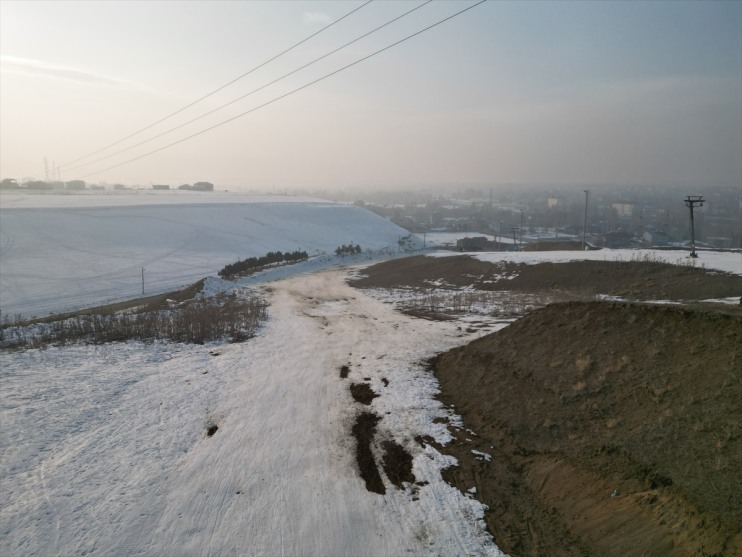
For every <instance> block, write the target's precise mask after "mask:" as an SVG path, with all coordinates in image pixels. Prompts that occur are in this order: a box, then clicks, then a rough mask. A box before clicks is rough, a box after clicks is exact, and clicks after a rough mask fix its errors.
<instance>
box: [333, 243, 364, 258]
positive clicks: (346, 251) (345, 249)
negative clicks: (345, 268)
mask: <svg viewBox="0 0 742 557" xmlns="http://www.w3.org/2000/svg"><path fill="white" fill-rule="evenodd" d="M356 253H361V246H359V245H358V244H356V245H355V246H354V245H352V244H349V245H347V246H346V245H345V244H343V245H342V246H340V247H338V248H336V249H335V255H337V256H338V257H342V256H344V255H355V254H356Z"/></svg>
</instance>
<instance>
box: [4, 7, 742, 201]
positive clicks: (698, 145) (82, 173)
mask: <svg viewBox="0 0 742 557" xmlns="http://www.w3.org/2000/svg"><path fill="white" fill-rule="evenodd" d="M467 8H468V9H467ZM0 10H1V13H0V15H1V17H0V26H1V27H0V31H1V32H0V54H1V55H2V79H0V117H1V119H2V120H1V121H2V124H0V175H1V176H0V177H1V178H3V179H12V180H16V181H18V182H19V183H24V182H27V181H31V180H40V181H47V182H48V181H63V182H68V181H73V180H80V179H82V180H85V181H86V182H87V183H89V184H107V185H108V187H112V185H113V184H125V185H127V186H137V185H139V186H146V187H151V186H152V185H160V184H168V185H171V187H177V186H180V185H183V184H193V183H195V182H198V181H208V182H210V183H213V184H216V185H217V189H248V190H254V189H255V190H261V191H273V192H284V191H286V190H287V189H290V190H295V189H298V188H301V189H304V190H307V189H309V190H336V191H347V190H351V189H358V190H363V191H373V190H376V189H383V190H393V189H403V190H404V189H410V188H413V187H416V186H439V185H441V184H454V185H460V186H463V187H464V188H466V187H473V188H475V189H480V190H482V191H483V192H484V195H485V197H487V196H488V192H489V188H490V187H491V186H493V185H497V184H513V185H527V184H546V185H559V186H573V185H577V186H578V187H582V189H584V188H585V187H590V186H607V185H611V184H616V185H624V186H637V187H643V186H661V187H674V186H677V187H679V188H680V189H679V190H678V193H679V194H691V193H697V192H701V193H703V192H704V190H705V188H708V187H712V186H713V187H722V188H738V187H739V186H740V184H741V183H742V160H741V158H740V155H739V153H740V152H742V48H741V45H742V31H741V29H742V4H740V2H738V1H711V2H484V3H476V2H448V1H434V2H430V3H427V2H370V3H364V2H127V1H122V2H68V1H54V2H20V1H12V0H3V1H2V2H1V3H0ZM464 10H466V11H464ZM408 12H409V13H408ZM459 12H462V13H459ZM456 14H458V15H456ZM449 18H450V19H449ZM292 47H293V48H292ZM206 130H208V131H206ZM187 138H190V139H187ZM129 161H130V162H129ZM579 191H581V190H580V189H578V192H579ZM629 197H631V196H629ZM681 197H682V195H681ZM628 200H629V201H630V199H628Z"/></svg>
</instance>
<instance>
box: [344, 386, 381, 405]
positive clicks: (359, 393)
mask: <svg viewBox="0 0 742 557" xmlns="http://www.w3.org/2000/svg"><path fill="white" fill-rule="evenodd" d="M350 394H351V395H353V398H354V399H355V401H356V402H360V403H361V404H365V405H366V406H368V405H369V404H371V402H372V401H373V400H374V399H375V398H376V397H377V396H379V395H377V394H376V393H375V392H374V390H373V389H372V388H371V385H369V384H368V383H353V384H351V386H350Z"/></svg>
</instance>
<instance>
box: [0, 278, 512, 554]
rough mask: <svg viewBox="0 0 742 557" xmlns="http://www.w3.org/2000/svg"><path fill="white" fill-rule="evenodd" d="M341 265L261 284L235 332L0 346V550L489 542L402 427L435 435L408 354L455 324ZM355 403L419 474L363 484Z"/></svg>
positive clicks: (290, 549) (300, 550)
mask: <svg viewBox="0 0 742 557" xmlns="http://www.w3.org/2000/svg"><path fill="white" fill-rule="evenodd" d="M344 279H345V272H343V271H340V270H334V271H324V272H321V273H315V274H312V275H303V276H297V277H294V278H289V279H286V280H282V281H277V282H273V283H271V284H270V286H266V287H264V288H263V291H264V293H265V295H266V296H268V298H269V301H270V303H271V306H270V314H271V317H270V320H269V322H268V324H267V326H266V327H265V329H264V330H262V331H261V333H260V334H259V336H258V337H257V338H255V339H253V340H251V341H249V342H247V343H244V344H232V345H223V346H216V345H212V346H183V345H172V344H153V345H143V344H137V343H128V344H112V345H106V346H99V347H89V346H75V347H67V348H49V349H46V350H30V351H26V352H17V353H8V352H5V353H0V368H1V369H2V372H1V373H2V385H3V396H2V399H0V400H1V401H2V404H1V406H0V423H2V429H1V430H0V451H1V453H2V455H3V458H2V461H0V531H1V532H2V537H1V538H0V550H1V551H0V552H1V553H2V554H3V555H8V556H15V555H18V556H21V555H23V556H28V555H43V556H47V555H73V554H74V555H93V554H94V555H127V556H128V555H172V556H189V555H270V556H273V555H328V556H331V555H405V554H411V555H498V554H499V551H498V550H497V548H496V547H495V546H494V545H493V544H492V542H491V539H490V537H489V535H488V534H487V533H486V532H485V531H484V529H483V526H482V522H481V516H482V512H483V509H482V507H481V505H480V503H478V502H477V501H475V500H474V499H472V498H469V497H468V496H465V495H463V494H461V493H460V492H459V491H457V490H456V489H454V488H452V487H450V486H449V485H448V484H446V483H445V482H443V481H442V480H441V478H440V473H439V470H440V468H441V467H443V466H445V465H447V464H448V463H450V458H449V457H442V456H441V455H440V454H439V453H437V451H435V450H433V449H432V448H430V447H426V448H422V447H421V446H420V445H419V444H417V443H416V442H415V441H414V439H413V438H414V436H416V435H430V436H433V437H435V438H436V439H437V440H439V441H445V440H446V439H447V436H448V433H447V431H446V430H445V426H444V425H443V424H440V423H438V424H434V423H433V419H434V418H435V417H439V418H440V417H443V416H447V415H448V411H447V410H446V409H444V408H443V407H441V405H440V404H439V403H438V402H437V401H434V400H433V399H432V397H433V395H434V394H435V392H436V384H435V381H434V380H433V379H432V377H431V375H430V374H429V373H427V372H425V371H424V370H423V369H422V368H421V366H420V362H421V360H423V359H425V358H427V357H429V356H432V355H433V354H434V353H435V352H437V351H440V350H445V349H447V348H450V347H453V346H456V345H458V344H461V343H463V342H465V341H466V340H467V337H466V336H462V335H463V334H462V332H461V331H460V330H458V328H457V325H456V324H454V323H440V322H430V321H426V320H415V319H411V318H408V317H405V316H404V315H402V314H400V313H398V312H396V311H394V310H393V309H392V308H391V307H390V306H389V305H387V304H384V303H382V302H380V301H377V300H374V299H372V298H370V297H368V296H366V295H365V294H364V293H363V292H360V291H357V290H354V289H352V288H350V287H348V286H347V285H346V284H345V282H344ZM342 365H348V366H349V368H350V374H349V376H348V378H347V379H341V378H340V375H339V368H340V367H341V366H342ZM364 380H365V381H367V382H368V383H369V384H370V385H371V386H372V388H373V389H374V391H376V392H377V393H378V394H379V395H380V396H379V397H378V398H376V399H375V400H374V401H373V403H372V404H371V406H368V407H367V406H363V405H360V404H359V403H356V402H354V401H353V399H352V398H351V395H350V393H349V386H350V384H351V383H360V382H363V381H364ZM360 411H372V412H375V413H376V414H378V415H379V416H381V417H382V419H381V421H380V422H379V425H378V435H379V437H380V438H393V439H395V440H396V441H397V442H398V443H399V444H401V445H402V446H404V447H406V448H407V449H408V450H409V451H410V452H411V453H412V454H413V455H414V461H413V466H414V467H413V472H414V474H415V477H416V480H417V482H419V483H422V482H427V484H424V485H415V486H413V485H409V484H408V485H406V486H405V489H404V490H398V489H396V488H394V487H393V486H392V485H391V484H390V483H389V482H388V481H387V482H386V485H387V492H386V494H385V495H378V494H375V493H370V492H368V491H367V490H366V488H365V486H364V483H363V480H362V479H361V478H360V476H359V473H358V471H357V466H356V464H355V460H354V459H355V457H354V441H353V439H352V437H351V434H350V429H351V425H352V421H353V419H354V417H355V415H356V414H357V413H359V412H360ZM454 420H455V419H454ZM212 423H213V424H216V425H218V428H219V429H218V430H217V432H216V433H215V434H214V435H213V436H212V437H208V436H207V435H206V429H207V426H208V425H209V424H212Z"/></svg>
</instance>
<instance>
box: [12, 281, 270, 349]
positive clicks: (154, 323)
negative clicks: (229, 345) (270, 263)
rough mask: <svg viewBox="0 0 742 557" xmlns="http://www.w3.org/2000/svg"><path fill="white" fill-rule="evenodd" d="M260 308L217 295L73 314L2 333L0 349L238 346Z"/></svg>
mask: <svg viewBox="0 0 742 557" xmlns="http://www.w3.org/2000/svg"><path fill="white" fill-rule="evenodd" d="M266 316H267V311H266V304H265V302H264V301H263V300H261V299H259V298H257V297H238V296H236V295H234V294H232V295H225V294H220V295H217V296H215V297H212V298H208V299H204V300H196V301H192V302H188V303H186V304H184V305H182V306H181V307H176V308H171V309H165V310H158V311H147V312H143V313H138V314H110V315H100V314H99V315H78V316H76V317H72V318H69V319H64V320H62V321H55V322H53V323H49V324H36V325H34V326H30V327H20V326H11V327H7V328H6V329H5V331H4V332H5V335H4V336H5V339H4V340H3V341H2V343H0V346H2V347H3V348H6V349H12V348H42V347H45V346H49V345H55V346H63V345H65V344H70V343H75V342H86V343H89V344H104V343H107V342H123V341H127V340H139V341H153V340H170V341H174V342H185V343H195V344H203V343H205V342H210V341H216V340H229V341H232V342H240V341H243V340H247V339H249V338H251V337H253V336H254V335H255V332H256V331H257V329H258V327H259V326H260V323H261V322H262V321H263V320H264V319H265V318H266Z"/></svg>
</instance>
